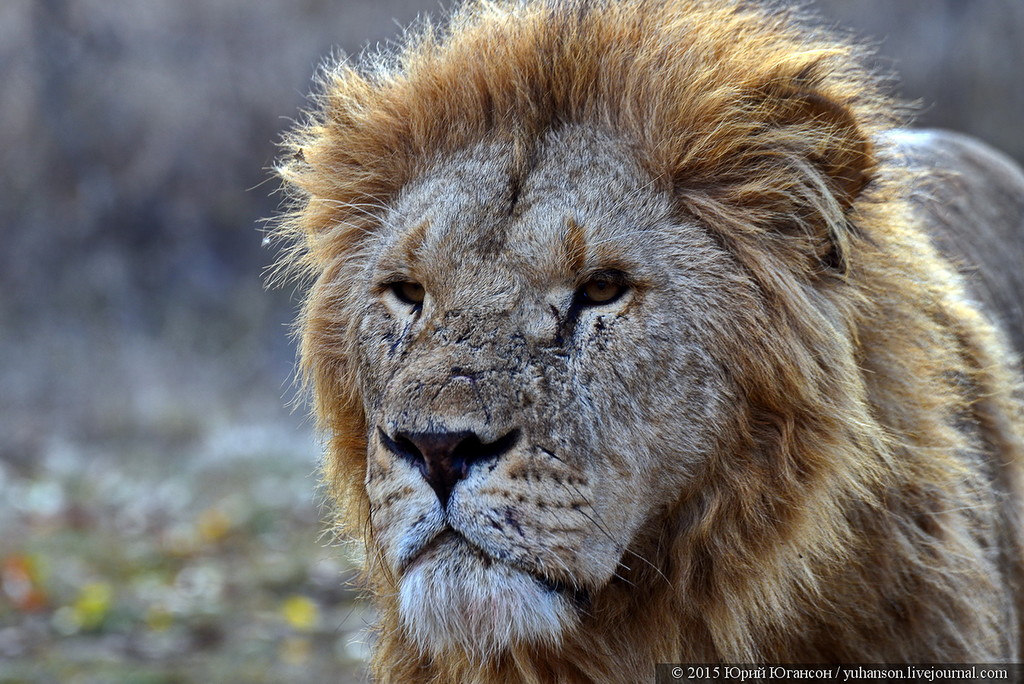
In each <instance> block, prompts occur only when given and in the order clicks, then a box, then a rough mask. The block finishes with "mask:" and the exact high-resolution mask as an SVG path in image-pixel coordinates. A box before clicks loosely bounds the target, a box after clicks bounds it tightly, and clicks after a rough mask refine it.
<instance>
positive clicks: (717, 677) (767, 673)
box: [657, 664, 1024, 684]
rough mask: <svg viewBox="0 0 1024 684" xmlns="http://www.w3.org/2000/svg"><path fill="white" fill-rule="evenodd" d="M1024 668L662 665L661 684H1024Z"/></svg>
mask: <svg viewBox="0 0 1024 684" xmlns="http://www.w3.org/2000/svg"><path fill="white" fill-rule="evenodd" d="M1022 676H1024V666H1021V665H1020V664H1012V665H1008V664H999V665H987V664H986V665H682V664H668V665H658V668H657V682H658V684H662V683H663V682H664V683H667V682H728V681H735V682H767V681H786V680H790V681H792V680H799V681H811V682H813V681H835V682H863V681H888V680H894V679H895V680H909V681H925V682H957V683H959V682H963V683H965V684H966V683H978V684H981V683H982V682H1022V681H1024V679H1022Z"/></svg>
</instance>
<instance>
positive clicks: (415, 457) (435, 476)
mask: <svg viewBox="0 0 1024 684" xmlns="http://www.w3.org/2000/svg"><path fill="white" fill-rule="evenodd" d="M379 432H380V440H381V442H382V443H383V444H384V446H385V447H386V448H387V449H388V450H389V451H390V452H391V453H393V454H395V455H396V456H400V457H401V458H403V459H405V460H407V461H409V462H410V463H412V464H413V465H414V466H416V467H417V468H418V469H419V471H420V473H422V474H423V479H425V480H426V481H427V483H428V484H429V485H430V486H431V488H432V489H433V490H434V492H435V493H436V494H437V498H438V500H439V501H440V502H441V507H442V508H443V507H445V506H447V505H448V498H449V497H450V496H451V493H452V489H454V487H455V485H456V484H458V483H459V481H460V480H463V479H465V478H466V476H467V475H469V470H470V468H472V467H473V466H474V465H475V464H477V463H482V462H484V461H490V460H493V459H496V458H499V457H501V456H502V455H504V454H506V453H508V452H509V451H510V450H511V449H512V448H513V447H514V446H515V445H516V442H517V441H519V431H518V430H512V431H511V432H509V433H508V434H506V435H505V436H504V437H500V438H498V439H496V440H494V441H493V442H488V443H484V442H482V441H481V440H480V437H479V436H478V435H477V434H476V433H475V432H468V431H467V432H397V433H395V436H394V438H391V437H389V436H388V435H387V434H386V433H385V432H384V431H383V430H379Z"/></svg>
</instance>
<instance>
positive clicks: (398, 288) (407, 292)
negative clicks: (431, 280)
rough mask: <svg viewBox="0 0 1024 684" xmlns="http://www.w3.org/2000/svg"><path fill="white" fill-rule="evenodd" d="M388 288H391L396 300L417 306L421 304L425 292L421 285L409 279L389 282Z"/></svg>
mask: <svg viewBox="0 0 1024 684" xmlns="http://www.w3.org/2000/svg"><path fill="white" fill-rule="evenodd" d="M388 288H389V289H390V290H391V292H392V294H394V295H395V297H397V298H398V301H400V302H404V303H405V304H409V305H411V306H419V305H421V304H423V298H424V297H425V296H426V294H427V291H426V290H425V289H423V286H422V285H420V284H419V283H414V282H410V281H401V282H397V283H389V284H388Z"/></svg>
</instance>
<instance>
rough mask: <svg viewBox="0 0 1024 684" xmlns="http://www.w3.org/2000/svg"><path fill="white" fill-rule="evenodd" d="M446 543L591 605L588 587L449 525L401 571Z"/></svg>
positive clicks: (583, 605) (571, 600)
mask: <svg viewBox="0 0 1024 684" xmlns="http://www.w3.org/2000/svg"><path fill="white" fill-rule="evenodd" d="M446 544H457V545H460V546H462V547H463V548H464V549H467V550H468V551H469V552H470V553H471V554H472V555H473V556H474V557H475V558H476V559H477V561H479V562H480V564H481V565H483V566H484V567H485V568H486V567H490V566H491V565H493V564H496V563H500V564H502V565H505V566H506V567H509V568H512V569H513V570H516V571H517V572H520V573H522V574H524V575H526V576H527V577H529V578H531V579H532V580H533V581H535V582H536V583H537V584H539V585H540V586H542V587H544V589H546V590H547V591H549V592H551V593H552V594H557V595H558V596H561V597H562V598H564V599H565V600H566V601H568V602H569V603H571V604H572V605H573V606H575V607H576V608H577V609H579V610H585V609H586V608H588V607H589V606H590V591H589V590H587V589H586V588H584V587H580V586H577V585H575V584H573V583H570V582H566V581H564V580H561V579H555V578H553V577H548V576H547V575H544V574H542V573H540V572H537V570H536V569H534V568H530V567H526V566H524V565H522V564H520V563H515V562H509V561H506V560H503V559H501V558H498V557H496V556H495V555H493V554H491V553H489V552H488V551H487V550H486V549H484V548H482V547H480V546H479V545H477V544H475V543H473V542H472V541H471V540H469V539H468V538H467V537H466V536H465V535H463V534H462V533H461V532H459V531H457V530H454V529H452V528H450V527H449V528H447V529H445V530H444V531H443V532H441V533H440V534H438V535H437V536H435V537H434V538H433V539H431V540H430V541H429V542H427V543H426V544H424V545H423V546H422V547H421V548H420V549H419V550H418V551H417V552H416V553H415V554H413V555H412V556H411V557H410V558H409V560H408V561H407V562H406V563H404V564H403V565H402V568H401V570H402V571H403V572H404V571H406V570H408V569H409V568H411V567H413V566H414V565H416V564H417V563H419V562H421V561H422V560H423V559H424V558H425V557H426V556H428V555H429V554H430V552H432V551H434V550H436V549H438V548H440V547H442V546H444V545H446Z"/></svg>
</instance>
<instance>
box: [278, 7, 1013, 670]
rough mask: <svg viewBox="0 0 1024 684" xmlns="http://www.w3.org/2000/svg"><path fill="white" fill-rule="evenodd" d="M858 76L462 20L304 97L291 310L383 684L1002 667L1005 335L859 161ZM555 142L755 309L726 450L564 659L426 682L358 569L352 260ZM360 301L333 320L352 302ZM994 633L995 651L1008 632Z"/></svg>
mask: <svg viewBox="0 0 1024 684" xmlns="http://www.w3.org/2000/svg"><path fill="white" fill-rule="evenodd" d="M861 57H862V56H861V55H860V54H859V50H858V49H857V48H855V47H852V46H851V45H850V44H848V43H847V42H846V41H844V40H841V39H837V38H836V37H835V36H834V35H832V34H830V33H828V32H822V31H820V30H818V29H815V28H811V27H809V24H808V23H807V22H805V21H802V20H801V19H800V18H799V17H794V16H793V15H792V13H789V12H786V11H783V10H780V9H779V8H777V7H774V6H767V7H764V6H758V5H753V4H748V3H745V2H733V1H730V0H715V1H701V0H687V1H684V0H622V1H619V2H613V1H602V2H592V3H588V2H582V1H575V0H566V1H564V2H563V1H554V0H552V1H550V2H541V1H537V2H525V3H520V2H497V3H492V2H473V3H471V4H469V5H468V6H466V7H465V8H464V9H462V10H461V11H460V12H458V13H457V14H456V16H455V18H454V19H453V20H452V22H451V24H450V25H449V26H448V27H447V28H446V29H437V28H433V27H431V26H429V25H425V26H422V27H420V28H419V29H418V30H417V31H414V32H411V33H410V34H409V35H408V36H407V37H406V38H405V40H404V41H403V43H402V44H401V46H400V47H399V48H398V49H393V50H390V51H387V52H385V53H383V54H381V55H377V56H374V57H372V58H369V59H367V60H364V63H363V64H362V65H360V66H353V65H350V64H347V63H342V64H336V65H332V66H331V67H329V68H328V69H327V70H325V72H324V74H323V76H322V79H321V80H322V83H321V87H320V91H319V95H318V96H317V106H316V109H315V111H314V112H313V113H312V114H310V115H309V117H308V119H307V120H306V121H305V122H304V123H302V124H301V125H299V126H298V127H297V128H296V130H295V131H294V132H293V133H292V134H291V135H290V136H289V137H288V139H287V141H286V147H287V148H288V153H287V155H286V156H285V157H284V158H283V159H282V162H281V164H280V166H279V172H280V175H281V176H282V178H283V179H284V181H285V183H286V187H287V188H288V190H289V191H290V193H291V195H292V197H293V205H292V209H291V210H290V211H289V212H288V213H287V214H285V215H284V216H283V217H282V219H281V220H280V221H279V223H278V225H277V230H276V234H277V237H278V238H279V239H281V240H283V241H284V242H285V243H286V244H287V245H288V247H287V248H286V249H285V254H284V258H283V261H282V263H283V264H285V269H286V270H287V271H288V272H289V273H297V274H299V275H300V277H302V276H304V277H307V278H308V279H309V281H310V282H311V286H310V288H309V292H308V297H307V298H306V300H305V304H304V308H303V311H302V314H301V316H300V320H299V323H298V330H299V332H300V334H301V348H300V354H301V369H302V373H303V374H304V376H305V377H306V378H307V379H308V380H309V382H310V385H311V388H312V396H313V398H314V410H315V413H316V416H317V418H318V419H319V423H320V426H321V427H322V428H323V430H324V431H325V433H326V435H327V436H328V440H329V442H328V446H327V454H326V457H325V465H324V468H325V474H326V481H327V483H328V485H329V488H330V494H331V497H332V499H333V501H334V502H336V504H337V510H338V525H339V527H340V529H341V531H342V532H343V534H344V535H346V536H348V537H350V538H353V539H356V540H360V541H362V542H364V543H365V544H366V548H367V550H368V557H367V560H366V570H367V582H368V585H369V587H370V588H371V590H372V592H373V595H374V598H375V602H376V607H377V609H378V611H379V621H380V622H379V634H378V637H377V643H376V647H375V656H374V667H375V669H376V672H377V674H378V676H380V677H381V678H382V679H392V680H394V681H411V680H413V679H417V678H419V679H431V680H433V681H468V680H470V679H474V678H479V679H481V680H483V679H488V678H493V679H494V680H496V681H505V679H504V678H505V677H509V676H512V677H518V678H524V679H528V680H565V679H575V678H581V679H584V678H588V677H589V678H593V679H597V680H622V681H640V680H641V679H644V678H647V677H650V676H651V675H652V672H651V670H650V669H649V668H650V667H651V665H652V663H654V662H659V661H661V662H673V661H674V662H679V661H689V662H712V661H734V662H735V661H754V662H764V661H772V662H786V661H788V662H793V661H801V662H811V661H822V660H833V661H835V660H856V661H867V660H883V659H884V660H888V661H895V660H905V661H930V660H939V659H943V660H950V661H955V660H974V661H986V660H999V659H1005V658H1008V657H1017V656H1019V654H1020V653H1021V651H1020V644H1019V633H1020V630H1019V626H1018V617H1017V615H1018V611H1019V610H1020V608H1019V606H1020V598H1019V597H1020V595H1021V590H1020V587H1021V577H1020V558H1021V555H1020V554H1021V549H1020V520H1019V517H1018V514H1019V510H1020V509H1019V503H1018V502H1019V501H1020V496H1021V485H1020V471H1021V462H1022V458H1024V456H1022V446H1021V445H1022V437H1021V427H1020V425H1021V409H1020V403H1019V400H1017V399H1015V398H1014V392H1015V391H1019V390H1017V389H1015V388H1016V387H1017V383H1018V380H1017V378H1016V377H1015V375H1014V371H1013V370H1012V368H1013V362H1012V359H1011V357H1010V355H1009V352H1008V351H1007V345H1006V344H1005V341H1004V340H1003V339H1002V338H1001V337H1000V333H998V332H997V331H996V329H995V328H993V326H992V325H991V324H990V323H989V322H988V320H987V319H986V318H985V317H984V316H983V315H982V314H981V313H980V311H979V309H978V307H977V306H976V305H975V304H974V303H972V300H971V299H970V297H969V296H968V295H967V293H966V290H965V287H964V284H963V282H962V279H961V277H960V276H959V275H958V274H957V272H956V270H955V268H954V267H953V265H952V264H951V263H950V262H949V261H947V260H946V259H945V258H943V257H942V256H941V255H940V254H939V252H938V251H937V250H936V248H935V247H934V246H933V244H932V242H931V241H930V240H929V238H928V237H927V235H926V233H925V230H924V228H923V227H922V226H921V220H920V217H919V214H917V213H915V211H914V208H913V206H911V203H910V202H909V201H908V199H907V197H908V193H907V191H906V186H907V185H908V183H911V182H912V179H911V178H910V174H909V173H908V172H907V171H906V170H902V169H900V168H899V167H898V165H897V164H894V163H891V162H888V161H886V160H885V159H884V158H883V157H884V155H882V154H880V152H879V150H878V141H879V140H882V139H883V138H884V134H885V132H886V131H887V130H889V129H891V128H892V127H893V126H894V125H897V124H899V123H900V120H901V117H902V116H903V114H902V113H901V110H900V108H899V107H898V106H896V104H895V103H894V102H893V101H892V100H891V99H889V98H888V97H887V96H886V95H885V94H884V87H883V85H884V84H883V83H882V81H881V80H880V79H879V77H877V76H876V75H874V74H872V73H871V72H869V71H868V70H866V69H865V68H863V67H862V66H861V63H862V58H861ZM567 124H579V125H584V126H593V127H595V128H600V129H601V130H605V131H609V132H611V133H612V134H614V135H615V136H617V137H618V138H619V139H622V140H625V141H628V144H629V145H630V146H631V148H632V149H634V150H635V153H636V155H637V158H638V159H639V160H640V163H641V165H642V167H643V169H644V170H645V172H646V173H647V174H648V175H649V178H650V179H652V182H653V183H654V184H655V185H656V186H657V187H658V188H659V189H662V190H663V191H664V192H666V193H670V194H671V196H672V197H673V198H674V201H675V203H676V207H677V210H678V212H679V214H680V216H685V217H688V218H689V219H692V220H695V221H698V222H699V223H700V224H701V225H703V226H706V227H707V228H708V229H709V230H710V231H711V233H712V234H713V235H714V236H715V238H716V240H718V241H719V243H720V244H721V245H722V246H723V247H724V248H725V249H726V250H727V251H728V252H729V253H730V254H731V255H733V257H734V259H735V260H736V263H737V264H738V265H739V267H740V268H742V269H743V270H744V271H745V272H746V273H749V274H750V275H751V277H752V278H753V279H754V281H755V282H756V284H757V287H758V288H759V291H760V292H759V294H760V296H759V297H758V299H757V300H756V301H751V300H749V299H741V298H740V295H737V296H736V298H735V299H734V301H732V302H731V306H732V307H733V309H734V310H733V311H731V312H730V313H731V314H734V315H733V316H732V317H731V318H730V319H728V320H729V322H728V323H727V324H728V325H732V326H734V329H733V330H732V331H731V337H730V339H731V340H732V341H733V343H732V346H731V347H730V348H729V349H728V350H727V351H726V352H724V354H725V355H726V356H727V357H728V358H730V359H731V361H732V362H731V364H730V370H731V372H732V373H734V375H735V378H734V380H735V382H736V384H737V386H738V387H740V388H742V402H743V406H742V407H740V410H739V414H740V415H741V416H742V420H741V421H740V422H739V423H738V424H737V425H736V426H735V428H734V430H732V431H731V434H730V437H729V440H727V443H723V444H722V445H721V448H720V449H719V451H718V453H716V454H715V455H714V456H713V458H712V459H711V461H710V462H709V463H707V464H705V468H704V470H703V471H702V475H701V481H700V482H699V483H698V484H697V485H696V486H694V487H693V489H692V490H691V492H690V494H689V498H687V500H686V501H680V502H678V506H677V507H676V509H675V511H674V512H671V513H670V514H669V515H668V516H666V518H665V520H663V521H662V522H661V524H659V526H658V527H657V528H651V529H646V530H644V532H643V533H642V534H641V536H640V538H639V539H637V540H634V548H635V549H636V550H638V551H639V552H642V553H643V554H645V557H647V558H648V559H650V560H651V564H650V565H644V564H636V567H634V568H633V569H632V571H631V573H630V574H629V576H628V577H626V580H627V581H628V583H629V586H630V588H629V590H628V591H621V590H620V591H618V592H617V593H614V598H607V600H605V601H603V602H602V601H600V600H599V597H598V598H596V599H595V603H594V605H595V607H599V608H600V610H596V609H595V611H594V612H593V614H591V615H590V616H589V617H588V619H587V620H585V621H584V622H583V624H582V626H581V627H580V630H579V632H578V633H576V634H572V635H568V636H567V637H566V639H565V640H564V641H563V643H562V644H561V646H560V647H558V648H554V647H541V646H523V647H522V648H521V649H518V650H516V649H513V650H512V651H510V652H508V653H504V654H502V655H501V656H500V657H497V658H495V659H494V660H492V661H491V662H488V663H483V664H481V663H474V662H472V660H471V659H469V658H463V659H460V658H458V657H452V658H451V659H447V660H446V661H445V662H441V661H435V662H432V661H431V660H430V659H429V658H428V657H425V656H423V655H422V654H421V653H419V652H418V651H417V650H416V649H415V648H413V647H412V646H410V644H409V643H408V642H407V641H406V640H405V639H404V638H403V635H402V630H401V628H400V626H399V622H398V618H397V616H396V611H397V599H396V596H395V589H394V587H393V585H392V584H391V578H390V577H389V575H388V573H387V572H386V571H384V570H383V569H382V568H381V567H380V566H379V565H378V562H377V560H376V557H375V553H376V552H375V548H374V540H373V535H372V534H371V533H370V532H369V530H368V524H367V520H368V506H369V503H368V500H367V495H366V491H365V488H364V479H365V476H366V463H365V459H366V449H367V434H368V428H367V425H366V418H365V416H364V413H363V404H362V402H361V399H360V397H359V396H358V392H357V390H356V388H355V385H356V383H355V380H354V378H355V377H356V375H357V373H358V369H357V368H355V367H354V359H355V358H356V357H357V355H356V353H355V347H356V345H357V339H356V331H355V330H354V329H353V328H352V326H351V325H349V324H348V322H349V321H354V320H356V319H357V312H358V311H359V309H360V307H361V305H362V304H361V302H360V301H359V299H358V297H356V296H355V293H358V292H359V288H357V287H351V288H349V290H346V288H344V287H339V286H338V284H339V283H345V282H346V279H352V278H355V277H356V276H355V275H354V274H356V273H357V271H356V270H355V269H353V268H351V267H350V264H351V263H352V262H355V261H358V260H359V259H360V258H361V246H362V240H363V236H364V235H365V234H366V233H367V232H368V231H373V230H374V229H375V226H376V225H377V222H378V221H379V220H380V211H381V209H382V208H383V207H386V206H387V204H388V203H389V202H390V201H391V200H392V199H393V198H394V197H395V196H396V195H397V194H398V193H399V192H400V191H401V189H402V188H403V187H404V186H405V185H406V184H407V183H409V182H410V181H411V180H412V179H415V178H416V177H417V174H419V173H421V172H422V171H423V170H424V169H425V168H427V167H428V166H429V165H430V164H432V163H434V162H436V160H438V159H443V158H445V157H446V156H447V155H451V154H454V153H456V152H457V151H459V150H461V149H464V148H466V147H467V146H470V145H471V144H473V143H474V142H476V141H479V140H482V139H484V138H487V137H503V138H506V139H508V140H511V141H513V143H514V144H515V145H517V146H518V148H520V149H521V150H522V158H523V160H524V161H523V164H524V166H525V165H526V164H527V161H526V160H527V159H528V158H529V156H530V149H531V146H532V144H533V142H532V141H535V140H537V139H538V138H540V137H542V136H543V134H544V133H545V131H548V130H550V129H552V128H556V127H559V126H564V125H567ZM349 291H350V292H351V293H353V294H352V295H347V294H346V292H349ZM1008 625H1009V627H1008Z"/></svg>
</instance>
